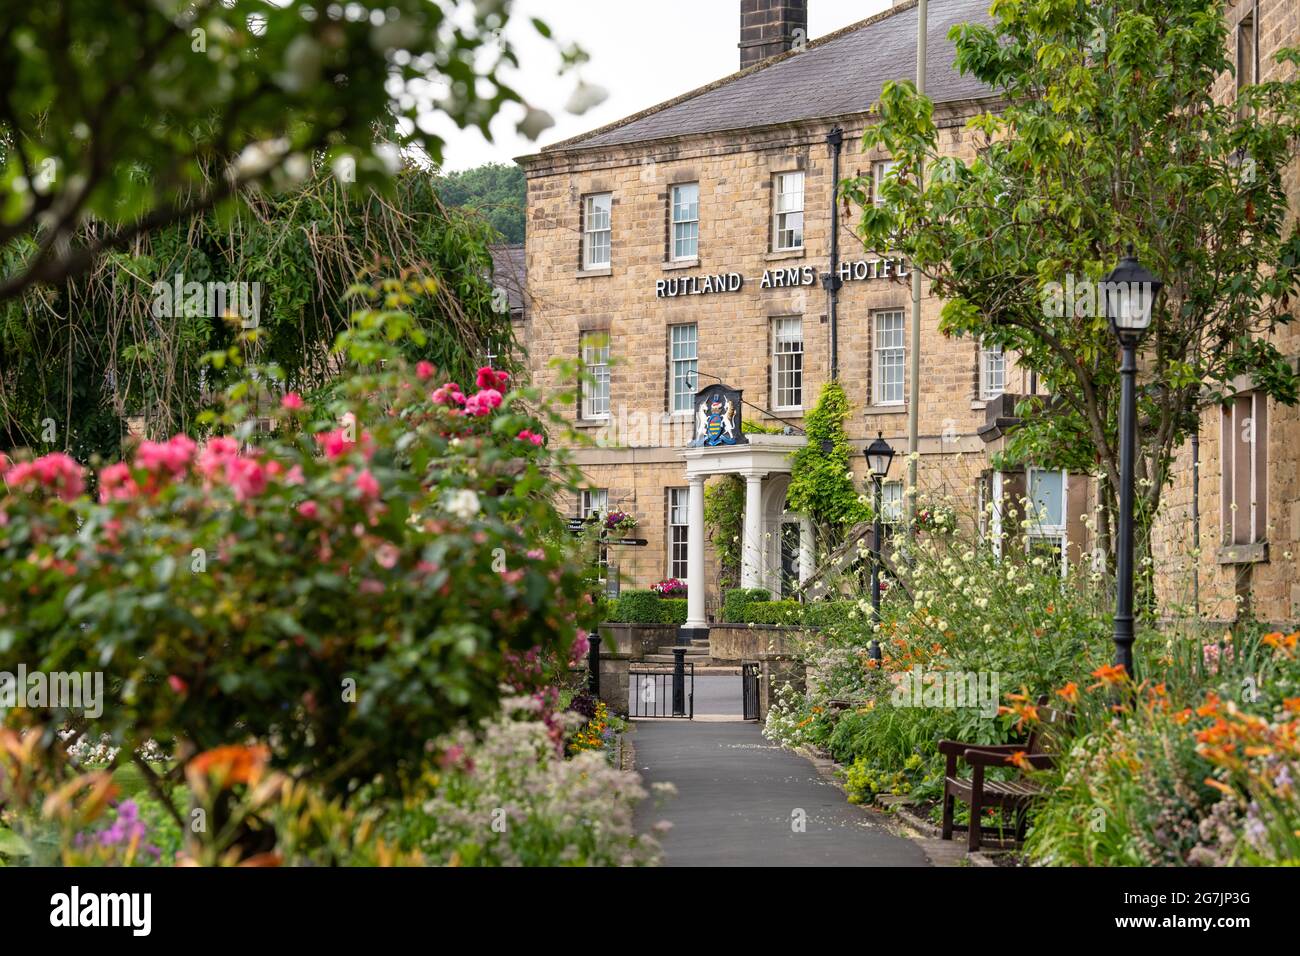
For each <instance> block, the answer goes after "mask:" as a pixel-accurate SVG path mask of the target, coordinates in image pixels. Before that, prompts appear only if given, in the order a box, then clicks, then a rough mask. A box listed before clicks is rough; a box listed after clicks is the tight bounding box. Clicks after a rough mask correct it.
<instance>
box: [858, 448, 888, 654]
mask: <svg viewBox="0 0 1300 956" xmlns="http://www.w3.org/2000/svg"><path fill="white" fill-rule="evenodd" d="M863 454H864V455H866V457H867V470H868V471H869V472H870V473H871V482H872V484H873V485H875V509H874V510H875V514H876V520H875V525H874V527H873V528H872V532H871V649H870V651H869V653H870V655H871V659H872V660H873V661H878V660H880V642H879V641H877V640H876V628H877V626H878V625H879V624H880V535H881V529H880V509H881V506H882V505H881V491H880V483H881V482H882V481H883V480H884V478H885V475H887V474H889V465H890V463H891V462H893V460H894V449H893V447H892V446H891V445H890V444H889V442H887V441H885V439H884V436H883V434H882V433H881V432H876V440H875V441H873V442H872V443H871V444H870V445H868V446H867V449H866V451H864V452H863Z"/></svg>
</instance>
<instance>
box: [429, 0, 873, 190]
mask: <svg viewBox="0 0 1300 956" xmlns="http://www.w3.org/2000/svg"><path fill="white" fill-rule="evenodd" d="M890 3H891V0H808V34H809V39H812V40H815V39H817V38H818V37H821V36H825V35H826V34H827V33H831V32H833V31H835V30H838V29H839V28H840V27H843V26H847V25H848V24H850V23H856V22H857V21H858V20H862V19H865V18H866V17H869V16H871V15H872V14H875V13H879V12H880V11H882V10H885V9H887V8H888V7H889V6H890ZM534 16H535V17H540V18H541V19H543V20H545V21H546V22H547V23H548V24H549V25H550V27H551V29H552V30H553V31H554V33H555V37H556V39H557V40H559V41H561V42H565V43H568V42H577V43H578V44H580V45H581V46H582V47H583V49H585V50H586V51H587V53H588V54H589V55H590V56H591V62H589V63H587V64H586V65H585V66H583V67H582V70H581V76H582V78H583V79H584V80H585V81H586V82H588V83H593V84H598V85H599V86H602V87H604V88H605V89H606V90H607V91H608V92H609V98H608V99H607V100H606V101H605V102H604V103H602V104H601V105H600V106H597V107H595V108H593V109H591V110H588V111H587V112H586V113H585V114H583V115H582V116H573V115H570V114H567V113H565V112H564V104H565V103H566V102H567V101H568V99H569V95H570V93H572V91H573V88H574V86H575V84H576V81H577V76H576V75H575V74H574V73H573V72H570V73H569V74H567V75H566V76H564V77H559V76H557V75H556V71H557V68H558V66H559V57H558V56H557V55H556V53H555V50H554V47H553V46H550V45H549V44H548V42H547V41H545V40H543V39H541V38H540V37H539V36H537V34H536V33H535V32H534V31H533V29H532V27H531V25H530V24H529V22H528V20H529V18H530V17H534ZM507 34H508V35H510V36H512V37H513V38H514V41H515V43H516V44H517V48H518V51H519V55H520V63H521V65H522V69H521V70H520V71H519V73H518V74H517V75H515V76H513V77H511V82H512V83H513V84H514V85H515V88H516V89H518V90H519V91H520V93H521V94H522V95H523V96H524V97H525V98H526V99H527V100H528V101H529V102H530V103H532V104H533V105H534V106H537V107H540V108H541V109H545V110H547V111H548V112H549V113H550V114H551V115H552V116H553V117H555V120H556V125H555V126H553V127H552V128H551V129H549V130H547V131H546V132H545V133H543V134H542V137H541V139H540V140H539V141H537V142H532V141H530V140H528V139H525V138H524V137H523V136H520V135H519V134H518V133H517V132H516V131H515V124H516V123H518V122H519V119H520V118H521V117H522V115H523V110H522V109H520V108H518V107H516V106H514V105H511V106H509V107H507V108H506V109H505V110H503V111H502V115H501V116H499V117H498V118H497V121H496V122H495V124H494V125H493V127H492V131H493V136H494V141H493V142H488V141H487V140H486V139H485V138H484V137H483V136H482V134H480V133H479V132H478V131H477V130H469V131H462V130H457V129H456V128H455V127H454V126H450V124H446V125H445V126H440V128H439V132H441V133H442V134H443V135H444V136H445V137H446V139H447V149H446V156H445V160H446V161H445V164H444V168H445V169H447V170H456V169H468V168H469V167H471V166H478V165H481V164H483V163H489V162H499V163H508V162H510V161H512V160H513V159H514V158H515V157H516V156H521V155H524V154H526V153H533V152H536V151H537V150H538V149H539V148H540V147H541V146H544V145H546V144H548V143H554V142H558V141H559V140H562V139H567V138H569V137H570V136H576V135H578V134H579V133H584V132H586V131H587V130H591V129H595V128H597V127H600V126H604V125H605V124H606V123H612V122H614V121H615V120H618V119H621V118H623V117H624V116H628V115H630V114H632V113H637V112H639V111H641V110H643V109H645V108H646V107H649V106H653V105H655V104H656V103H661V102H663V101H664V100H669V99H672V98H673V97H674V96H677V95H679V94H681V93H685V92H687V91H689V90H693V89H695V88H696V87H699V86H704V85H705V84H707V83H712V82H713V81H714V80H716V79H719V78H720V77H723V76H726V75H728V74H729V73H734V72H735V71H736V70H737V69H738V68H739V66H740V51H739V49H737V47H736V44H737V42H739V40H740V0H516V2H515V4H514V13H513V15H512V17H511V22H510V26H509V27H508V28H507Z"/></svg>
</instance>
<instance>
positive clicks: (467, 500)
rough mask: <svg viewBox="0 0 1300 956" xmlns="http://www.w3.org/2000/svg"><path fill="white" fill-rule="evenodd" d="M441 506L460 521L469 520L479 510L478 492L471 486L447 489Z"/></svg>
mask: <svg viewBox="0 0 1300 956" xmlns="http://www.w3.org/2000/svg"><path fill="white" fill-rule="evenodd" d="M442 506H443V507H444V508H446V509H447V510H448V511H449V512H451V513H452V514H454V515H455V516H456V517H457V518H459V519H460V520H461V521H469V520H470V519H471V518H473V517H474V516H475V515H476V514H478V512H479V500H478V493H477V492H476V491H474V490H473V489H472V488H461V489H459V490H458V491H449V492H448V493H447V494H446V496H445V497H444V498H443V500H442Z"/></svg>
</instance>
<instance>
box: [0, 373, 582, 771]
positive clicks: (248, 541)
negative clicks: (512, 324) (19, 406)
mask: <svg viewBox="0 0 1300 956" xmlns="http://www.w3.org/2000/svg"><path fill="white" fill-rule="evenodd" d="M372 367H373V366H372ZM434 374H435V373H434V370H433V369H432V368H431V367H429V366H427V364H425V363H422V364H421V365H420V366H417V367H416V368H415V369H413V370H411V369H408V368H406V367H404V366H401V365H400V363H399V362H396V361H394V362H390V367H389V368H387V369H385V370H384V371H381V372H379V373H376V374H366V375H355V376H353V377H351V378H348V379H346V380H344V381H343V382H342V383H341V387H340V388H339V389H338V390H337V392H336V394H335V395H334V397H333V398H332V399H331V400H332V401H333V402H334V403H335V406H336V407H332V409H331V412H330V414H333V415H335V416H336V417H335V418H334V419H333V420H332V421H315V422H310V421H307V420H305V419H308V418H310V417H311V416H312V415H315V414H317V412H316V411H314V410H313V411H311V412H306V413H304V411H303V410H304V407H306V403H304V402H302V401H301V399H300V398H297V396H296V394H295V393H290V395H292V396H294V398H297V400H294V398H291V397H290V395H286V396H285V398H284V399H283V400H281V401H280V402H279V403H278V404H279V408H278V409H277V410H276V411H275V412H274V413H273V416H272V421H273V425H274V431H273V432H272V433H271V434H270V435H266V434H258V435H256V436H255V435H253V434H252V433H251V432H249V431H246V430H243V429H241V428H240V425H239V423H241V422H244V421H247V420H248V419H249V412H248V410H247V409H245V408H243V407H241V406H239V405H238V403H237V402H235V401H234V400H233V399H232V400H231V401H230V402H229V403H228V404H227V405H226V406H225V407H224V408H223V409H222V411H221V413H220V414H219V416H218V419H217V422H216V432H215V433H214V434H212V435H209V436H207V437H206V438H201V439H197V440H196V439H192V438H190V437H187V436H185V435H176V436H173V437H171V438H169V439H168V440H166V441H142V442H140V443H139V444H138V446H137V447H135V448H134V449H133V450H132V451H130V452H129V453H128V454H127V456H126V460H125V461H122V462H117V463H113V464H108V465H105V466H104V467H102V468H100V469H99V470H98V471H97V472H93V471H91V470H89V469H87V468H85V467H84V466H83V465H81V464H79V463H78V462H76V461H74V460H73V459H72V458H70V457H69V456H67V455H65V454H62V453H53V454H48V455H43V456H40V457H35V458H27V457H23V456H17V455H16V456H15V459H14V460H10V459H8V458H4V457H3V456H0V635H3V636H4V638H5V640H4V642H3V643H2V644H0V670H8V671H13V670H14V669H15V667H16V665H17V663H19V662H23V663H25V664H26V666H27V668H28V670H29V671H31V670H36V669H46V670H59V671H74V670H81V671H103V672H104V675H105V686H106V688H107V689H108V691H109V692H108V694H107V695H106V696H107V697H108V699H107V700H105V701H104V710H103V715H102V717H101V718H100V719H99V720H98V721H97V724H96V729H97V730H100V731H102V732H104V733H107V734H110V735H112V736H113V738H114V740H115V742H116V743H118V744H119V745H121V746H136V745H137V744H138V743H142V742H143V741H145V740H148V739H151V738H152V739H156V740H158V741H166V742H167V744H166V746H169V747H171V748H173V749H174V750H175V752H176V753H178V754H189V753H195V752H201V751H206V750H210V749H211V748H214V747H219V746H222V745H226V744H230V743H231V742H233V741H246V740H248V739H250V738H252V739H256V740H257V741H260V742H262V743H264V744H265V745H266V746H268V747H269V748H270V760H271V763H272V765H273V766H278V767H279V768H281V769H284V770H286V771H291V772H292V773H293V774H295V775H297V776H299V777H300V778H301V779H304V780H319V781H321V785H322V786H323V787H325V788H326V789H328V790H330V791H333V792H337V793H345V792H347V791H348V790H349V788H351V787H353V786H354V784H355V782H357V781H373V782H374V785H375V786H378V787H380V788H381V789H382V788H394V789H400V788H405V787H406V786H407V785H408V784H409V783H410V781H412V780H414V779H416V778H417V777H418V775H419V774H420V773H421V768H422V767H423V766H425V764H426V762H427V760H428V757H429V753H430V748H435V749H436V746H437V745H436V741H438V740H439V739H440V738H441V737H442V736H443V735H445V734H447V733H449V732H451V731H453V730H454V729H455V728H458V727H463V726H465V724H466V722H467V721H469V722H473V721H477V720H479V719H482V718H485V717H488V716H490V715H491V714H493V713H496V712H497V709H498V700H499V694H500V688H501V685H502V678H503V674H504V673H505V672H506V670H507V662H508V661H510V660H519V659H522V658H524V657H527V656H530V655H531V657H530V659H532V660H534V661H536V662H538V667H537V672H536V673H535V674H532V675H531V677H530V680H532V681H533V682H534V683H535V684H536V685H537V686H544V685H547V684H553V683H554V682H555V679H556V675H558V674H562V673H564V671H565V670H566V669H567V666H568V662H569V660H570V657H571V655H572V654H573V653H574V652H575V651H576V650H577V649H578V648H580V647H581V645H582V643H583V641H584V640H585V629H589V628H591V627H593V626H594V624H595V621H594V620H593V619H592V615H593V613H594V611H593V608H592V605H591V603H590V601H588V600H587V599H586V595H585V593H584V590H585V588H584V581H583V568H582V565H581V563H580V562H577V561H572V560H570V559H569V555H568V552H567V550H566V549H568V548H569V547H570V546H571V539H570V537H569V536H568V534H567V532H566V531H565V522H564V518H563V516H562V515H560V514H559V513H558V511H557V510H556V508H555V506H554V504H553V502H554V501H556V500H563V498H564V497H565V495H566V494H568V493H571V492H570V489H572V488H576V487H577V482H578V480H579V476H578V475H577V473H576V471H573V470H572V469H570V468H569V467H568V466H567V465H566V464H565V463H564V462H562V461H559V460H557V459H556V458H555V457H554V456H553V455H552V454H551V453H550V452H549V451H548V450H547V449H546V448H545V447H544V445H543V443H542V439H541V435H542V426H541V424H540V423H539V422H538V420H537V418H535V417H533V416H531V415H527V414H524V413H523V412H521V411H520V410H518V408H517V406H516V403H515V402H514V401H513V400H512V398H511V394H512V393H509V391H508V389H509V384H508V383H509V376H508V375H507V374H506V373H504V372H498V371H494V370H492V369H490V368H484V369H481V370H480V371H479V374H478V376H477V382H476V384H477V385H478V390H477V391H475V392H474V393H473V394H471V395H469V396H466V395H464V394H463V393H462V392H461V390H460V388H459V387H458V386H457V385H456V384H455V383H447V384H445V385H442V386H439V387H438V388H436V389H434V390H433V392H432V394H430V392H429V390H428V386H427V384H425V383H426V381H427V380H428V379H430V378H433V377H434ZM263 380H265V379H263ZM312 408H313V409H314V408H315V406H312ZM517 436H518V437H517ZM524 436H528V437H526V438H525V437H524ZM534 438H536V440H534ZM521 439H522V440H521ZM544 456H545V457H544ZM471 498H472V499H473V500H474V502H475V504H476V506H475V507H474V508H468V507H461V506H459V505H457V506H456V507H449V505H448V503H449V502H464V501H468V500H470V499H471ZM501 553H504V555H505V563H506V570H505V572H502V571H501V570H500V566H499V564H498V563H497V561H496V558H495V555H497V554H501ZM517 689H518V690H521V691H524V692H526V691H527V687H520V686H518V685H517ZM72 716H73V714H71V713H69V712H68V711H65V710H61V709H58V708H29V709H25V710H14V711H11V712H10V717H9V722H10V723H11V725H12V724H14V723H16V724H18V725H21V726H37V725H47V726H59V725H62V724H63V723H65V722H66V721H67V720H68V719H69V718H70V717H72ZM340 768H343V769H342V771H341V772H340Z"/></svg>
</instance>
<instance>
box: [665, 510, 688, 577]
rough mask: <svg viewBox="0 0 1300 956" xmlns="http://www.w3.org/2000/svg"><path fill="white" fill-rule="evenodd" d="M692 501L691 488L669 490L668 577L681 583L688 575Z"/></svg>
mask: <svg viewBox="0 0 1300 956" xmlns="http://www.w3.org/2000/svg"><path fill="white" fill-rule="evenodd" d="M690 501H691V489H690V488H689V487H686V488H669V489H668V576H669V577H670V578H676V579H677V580H679V581H685V580H686V575H687V560H688V557H689V547H690V535H691V529H690ZM679 572H680V573H679Z"/></svg>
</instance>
